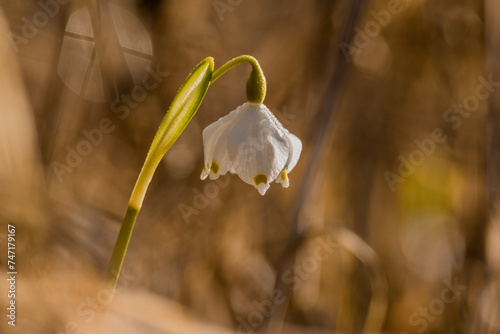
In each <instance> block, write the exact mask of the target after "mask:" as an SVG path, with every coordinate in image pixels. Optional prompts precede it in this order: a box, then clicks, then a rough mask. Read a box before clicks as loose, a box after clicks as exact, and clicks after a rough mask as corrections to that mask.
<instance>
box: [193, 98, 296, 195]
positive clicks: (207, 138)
mask: <svg viewBox="0 0 500 334" xmlns="http://www.w3.org/2000/svg"><path fill="white" fill-rule="evenodd" d="M203 146H204V151H205V166H204V169H203V172H202V173H201V179H202V180H204V179H205V178H206V177H207V176H210V179H211V180H214V179H216V178H218V177H219V176H220V175H224V174H226V173H227V172H228V171H229V172H231V173H236V174H238V175H239V177H240V178H241V179H242V180H243V181H245V182H246V183H248V184H250V185H253V186H255V188H257V190H258V191H259V193H260V194H261V195H264V194H265V193H266V191H267V189H268V188H269V184H270V183H271V182H272V181H275V180H276V182H277V183H281V185H282V186H283V187H284V188H286V187H288V184H289V182H288V173H290V172H291V171H292V169H293V168H294V167H295V165H296V164H297V161H298V160H299V156H300V152H301V151H302V142H301V141H300V139H299V138H297V137H296V136H294V135H292V134H291V133H290V132H288V130H287V129H285V128H284V127H283V126H282V125H281V123H280V122H279V121H278V120H277V119H276V117H274V115H273V114H272V113H271V111H269V109H267V107H266V106H265V105H263V104H254V103H245V104H243V105H242V106H239V107H238V108H236V110H233V111H232V112H230V113H229V114H228V115H226V116H224V117H222V118H220V119H219V120H218V121H216V122H215V123H212V124H210V125H209V126H207V127H206V128H205V130H203Z"/></svg>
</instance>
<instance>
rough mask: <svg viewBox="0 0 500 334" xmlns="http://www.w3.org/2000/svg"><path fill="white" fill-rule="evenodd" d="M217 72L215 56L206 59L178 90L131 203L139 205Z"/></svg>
mask: <svg viewBox="0 0 500 334" xmlns="http://www.w3.org/2000/svg"><path fill="white" fill-rule="evenodd" d="M213 71H214V59H213V58H212V57H207V58H205V59H203V60H202V61H201V62H200V63H199V64H198V65H197V66H196V67H195V68H194V70H193V71H192V72H191V74H189V76H188V77H187V78H186V80H185V81H184V83H183V84H182V86H181V88H180V89H179V91H178V92H177V94H176V95H175V97H174V100H173V101H172V104H171V105H170V108H169V109H168V111H167V113H166V115H165V117H164V118H163V121H162V122H161V124H160V127H159V128H158V131H157V132H156V135H155V137H154V139H153V143H152V144H151V148H150V149H149V152H148V155H147V157H146V161H145V162H144V166H143V167H142V170H141V174H140V175H139V178H138V179H137V183H136V185H135V188H134V191H133V193H132V196H131V198H130V204H131V205H133V206H135V207H136V208H140V207H141V204H142V200H143V199H144V195H145V194H146V190H147V185H148V184H149V181H150V180H151V177H152V176H153V173H154V171H155V169H156V166H157V165H158V164H159V163H160V161H161V159H162V158H163V156H164V155H165V153H167V151H168V149H169V148H170V147H171V146H172V144H173V143H175V141H176V140H177V138H179V136H180V134H181V133H182V131H184V129H185V128H186V126H187V125H188V123H189V122H190V121H191V118H193V116H194V114H196V111H198V108H199V107H200V104H201V102H202V101H203V98H204V97H205V94H206V93H207V90H208V87H209V86H210V82H211V80H212V73H213Z"/></svg>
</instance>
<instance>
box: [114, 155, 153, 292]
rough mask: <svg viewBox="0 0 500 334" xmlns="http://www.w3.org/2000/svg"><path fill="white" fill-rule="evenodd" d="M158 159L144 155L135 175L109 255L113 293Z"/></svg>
mask: <svg viewBox="0 0 500 334" xmlns="http://www.w3.org/2000/svg"><path fill="white" fill-rule="evenodd" d="M160 161H161V158H160V159H158V158H156V159H155V158H154V157H151V156H149V155H148V156H147V157H146V161H144V165H143V166H142V169H141V172H140V173H139V176H138V177H137V181H136V183H135V186H134V190H133V191H132V195H131V196H130V200H129V203H128V207H127V213H126V214H125V218H123V222H122V226H121V228H120V232H119V233H118V238H117V240H116V244H115V248H114V249H113V254H112V255H111V260H110V262H109V266H108V270H107V272H106V282H107V283H108V284H109V288H110V289H111V290H112V292H113V293H114V290H115V288H116V284H117V283H118V278H119V276H120V272H121V269H122V265H123V261H124V259H125V254H126V253H127V249H128V245H129V243H130V238H131V236H132V231H133V230H134V225H135V221H136V219H137V215H138V214H139V211H140V210H141V208H142V202H143V201H144V197H145V195H146V191H147V190H148V186H149V183H150V182H151V179H152V178H153V175H154V172H155V170H156V167H158V164H159V163H160Z"/></svg>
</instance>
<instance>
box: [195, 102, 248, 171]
mask: <svg viewBox="0 0 500 334" xmlns="http://www.w3.org/2000/svg"><path fill="white" fill-rule="evenodd" d="M240 108H241V107H238V108H236V109H235V110H233V111H232V112H230V113H229V114H228V115H226V116H224V117H221V118H219V120H218V121H216V122H214V123H212V124H210V125H209V126H207V127H206V128H205V129H204V130H203V146H204V156H205V157H204V160H205V162H204V168H203V171H202V173H201V179H202V180H204V179H205V178H206V177H207V176H208V175H210V179H212V180H213V179H216V178H217V177H219V175H224V174H226V173H227V171H228V170H229V169H230V168H231V164H230V163H229V157H228V155H227V133H228V131H229V129H230V127H231V124H232V122H233V121H234V119H235V118H236V116H237V114H238V110H239V109H240Z"/></svg>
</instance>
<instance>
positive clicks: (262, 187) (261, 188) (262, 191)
mask: <svg viewBox="0 0 500 334" xmlns="http://www.w3.org/2000/svg"><path fill="white" fill-rule="evenodd" d="M255 188H257V191H258V192H259V194H261V195H262V196H264V195H265V194H266V191H267V189H269V184H266V183H261V184H259V185H258V186H255Z"/></svg>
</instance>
